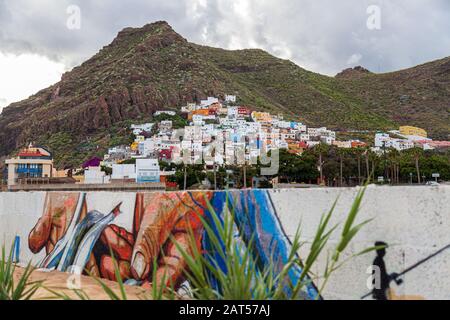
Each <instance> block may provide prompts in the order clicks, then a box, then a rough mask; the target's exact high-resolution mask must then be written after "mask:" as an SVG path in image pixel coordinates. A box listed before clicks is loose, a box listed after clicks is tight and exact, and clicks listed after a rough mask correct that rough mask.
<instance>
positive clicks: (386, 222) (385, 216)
mask: <svg viewBox="0 0 450 320" xmlns="http://www.w3.org/2000/svg"><path fill="white" fill-rule="evenodd" d="M356 193H357V190H356V189H309V190H280V191H274V192H273V193H272V199H273V201H274V203H275V206H276V207H277V210H278V215H279V216H280V218H281V221H282V224H283V226H284V228H285V230H286V233H288V234H289V235H290V236H293V235H294V234H295V232H296V230H297V226H298V224H299V223H300V222H301V223H302V238H303V239H304V240H307V241H308V240H309V241H311V240H312V238H313V236H314V233H315V231H316V229H315V228H316V226H317V225H318V223H319V220H320V217H321V215H323V214H324V213H326V212H327V211H328V210H329V209H330V208H331V207H332V205H333V202H334V201H335V200H336V199H337V197H339V202H338V204H337V207H336V210H335V215H334V217H333V219H332V224H333V223H339V222H341V223H342V221H344V219H345V217H346V215H347V213H348V212H349V210H350V206H351V204H352V201H353V199H354V197H355V196H356ZM366 219H373V221H371V222H370V223H369V224H368V225H367V226H365V227H364V228H363V229H362V230H361V232H360V233H359V234H358V235H357V237H356V238H355V240H354V242H353V243H352V245H351V247H350V251H349V252H348V253H347V254H346V256H347V257H348V256H349V255H351V254H356V253H358V252H360V251H361V250H363V249H365V248H368V247H371V246H373V245H374V243H375V242H376V241H383V242H386V243H387V244H388V245H389V248H388V249H387V252H386V257H385V262H386V268H387V271H388V273H393V272H396V273H400V272H402V271H403V270H404V269H406V268H408V267H409V266H411V265H413V264H415V263H416V262H418V261H420V260H422V259H423V258H426V257H427V256H429V255H431V254H433V253H434V252H436V251H437V250H439V249H441V248H442V247H445V246H447V245H449V244H450V186H441V187H375V186H373V187H372V186H371V187H369V188H368V190H367V192H366V196H365V198H364V201H363V203H362V208H361V212H360V215H359V217H358V220H359V222H362V221H364V220H366ZM340 230H342V228H340V229H339V231H340ZM339 236H340V233H339V232H337V233H335V236H333V237H332V239H331V242H330V246H329V249H330V250H332V249H333V246H334V245H335V244H336V242H337V241H338V238H339ZM302 252H303V254H302V256H306V254H307V253H308V246H307V245H306V246H305V247H304V248H303V249H302ZM322 258H323V259H321V263H319V264H318V268H316V270H315V272H320V271H321V270H322V272H323V268H324V264H325V260H326V259H325V257H322ZM374 258H375V253H370V254H368V255H365V256H361V257H357V258H354V259H353V260H351V262H350V263H348V264H346V265H345V266H344V267H343V268H342V269H340V270H338V271H337V272H336V273H335V274H334V275H333V276H332V278H331V279H330V282H329V285H328V286H327V288H328V289H327V290H326V293H325V298H329V299H334V298H338V299H360V297H361V296H363V295H364V294H366V293H368V292H369V291H370V290H368V288H367V281H368V278H369V277H370V271H369V272H367V269H368V268H369V267H370V266H371V265H372V263H373V260H374ZM403 279H404V284H403V285H401V286H396V285H395V284H393V285H391V288H392V289H394V291H395V294H396V295H397V296H401V295H408V296H415V297H414V298H418V297H417V296H420V297H423V298H425V299H449V298H450V249H449V250H446V251H444V252H443V253H442V254H440V255H438V256H436V257H434V258H432V259H431V260H429V261H428V262H426V263H424V264H422V265H421V266H419V267H418V268H416V269H414V270H413V271H411V272H409V273H407V274H406V275H405V277H403ZM317 285H319V286H320V281H319V282H318V283H317Z"/></svg>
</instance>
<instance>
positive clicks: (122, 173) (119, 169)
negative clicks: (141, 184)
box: [111, 164, 136, 180]
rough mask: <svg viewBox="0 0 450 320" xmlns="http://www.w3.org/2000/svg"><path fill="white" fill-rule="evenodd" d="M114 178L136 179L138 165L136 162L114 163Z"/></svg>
mask: <svg viewBox="0 0 450 320" xmlns="http://www.w3.org/2000/svg"><path fill="white" fill-rule="evenodd" d="M111 179H112V180H124V179H134V180H135V179H136V165H134V164H113V166H112V176H111Z"/></svg>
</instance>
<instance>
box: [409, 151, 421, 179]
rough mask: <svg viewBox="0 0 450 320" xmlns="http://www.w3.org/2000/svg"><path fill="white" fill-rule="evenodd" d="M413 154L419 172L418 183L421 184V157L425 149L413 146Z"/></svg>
mask: <svg viewBox="0 0 450 320" xmlns="http://www.w3.org/2000/svg"><path fill="white" fill-rule="evenodd" d="M411 153H412V156H413V158H414V164H415V166H416V173H417V183H418V184H421V180H420V167H419V159H420V157H421V156H422V155H423V150H422V149H421V148H417V147H415V148H413V149H411Z"/></svg>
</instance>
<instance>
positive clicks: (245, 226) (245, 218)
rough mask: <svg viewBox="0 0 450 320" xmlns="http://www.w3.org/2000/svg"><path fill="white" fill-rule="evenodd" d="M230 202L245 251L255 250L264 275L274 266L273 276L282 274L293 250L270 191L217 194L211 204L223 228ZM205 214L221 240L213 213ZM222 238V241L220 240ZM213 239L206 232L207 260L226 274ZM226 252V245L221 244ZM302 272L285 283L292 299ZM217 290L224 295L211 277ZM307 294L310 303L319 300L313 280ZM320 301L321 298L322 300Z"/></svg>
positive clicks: (308, 281)
mask: <svg viewBox="0 0 450 320" xmlns="http://www.w3.org/2000/svg"><path fill="white" fill-rule="evenodd" d="M227 201H228V207H229V208H233V212H234V215H235V216H234V219H235V221H234V222H235V227H236V230H237V235H238V236H239V237H240V241H238V245H239V246H241V247H242V248H244V249H245V247H248V246H250V245H251V246H252V250H251V253H252V254H253V259H254V260H255V262H256V264H257V266H258V269H259V271H260V272H263V271H266V269H267V268H268V266H269V265H271V263H273V264H274V270H273V272H274V273H275V274H279V273H280V272H281V271H282V269H283V267H284V266H285V265H286V263H287V261H288V259H289V255H290V253H291V250H292V245H291V243H290V242H289V239H288V237H287V235H286V234H285V233H284V231H283V229H282V227H281V223H280V221H279V219H278V217H277V214H276V211H275V208H274V206H273V203H272V201H271V199H270V195H269V193H268V192H267V190H251V191H234V192H229V193H225V192H216V193H214V196H213V198H212V200H211V205H212V207H213V208H214V211H215V212H216V215H218V216H219V218H220V223H221V224H222V225H223V221H224V220H223V219H224V214H225V213H224V210H223V209H224V206H225V203H226V202H227ZM204 211H205V218H206V220H207V221H208V222H209V224H210V225H211V227H212V230H213V232H214V233H215V235H216V236H217V237H218V229H217V226H215V224H214V220H213V218H212V213H211V212H209V210H204ZM218 238H220V237H218ZM210 240H211V239H210V236H209V235H208V233H207V232H206V231H205V234H204V237H203V249H204V250H205V252H207V253H208V255H207V256H206V258H207V259H208V261H210V262H211V263H216V264H217V267H218V268H220V270H222V272H224V273H226V272H227V270H226V263H225V261H224V259H223V257H222V256H221V255H220V254H219V253H218V252H214V247H213V245H211V243H210ZM221 247H222V250H225V244H223V243H222V244H221ZM301 272H302V269H301V268H300V267H299V266H295V267H293V268H291V270H290V272H289V274H288V279H285V280H284V281H286V285H285V293H286V295H288V296H290V294H291V293H292V290H291V288H290V286H289V285H290V284H291V285H292V286H295V285H296V284H297V283H298V281H299V279H300V275H301ZM209 278H210V281H211V283H212V284H213V287H214V288H215V289H216V290H218V291H219V292H220V288H219V286H218V283H217V281H216V280H215V279H214V277H213V276H212V275H209ZM304 288H305V289H306V290H305V291H304V292H301V294H302V296H303V297H305V298H306V299H311V300H314V299H316V298H317V297H318V292H317V289H316V287H315V286H314V284H313V283H312V281H311V279H309V277H306V279H305V285H304ZM319 298H320V297H319Z"/></svg>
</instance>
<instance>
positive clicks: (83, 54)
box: [0, 0, 450, 75]
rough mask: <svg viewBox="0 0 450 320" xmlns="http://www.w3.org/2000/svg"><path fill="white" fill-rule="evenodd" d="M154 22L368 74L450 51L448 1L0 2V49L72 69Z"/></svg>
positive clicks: (192, 36) (216, 42) (306, 63)
mask: <svg viewBox="0 0 450 320" xmlns="http://www.w3.org/2000/svg"><path fill="white" fill-rule="evenodd" d="M69 5H78V6H79V8H80V9H81V19H82V20H81V29H80V30H70V29H68V28H67V27H66V25H67V19H68V18H69V15H68V13H67V7H68V6H69ZM371 5H376V6H379V8H380V14H381V29H380V30H369V29H368V28H367V20H368V19H369V15H368V13H367V8H368V7H369V6H371ZM156 20H167V21H168V22H169V23H170V24H171V25H172V26H173V27H174V28H175V30H176V31H178V32H179V33H181V34H182V35H183V36H184V37H186V38H188V39H189V40H190V41H193V42H196V43H200V44H206V45H212V46H220V47H224V48H230V49H241V48H248V47H258V48H262V49H265V50H267V51H269V52H271V53H272V54H274V55H277V56H280V57H282V58H288V59H291V60H293V61H294V62H296V63H297V64H299V65H300V66H302V67H305V68H307V69H309V70H312V71H316V72H321V73H325V74H329V75H334V74H335V73H337V72H339V71H341V70H342V69H344V68H346V67H348V63H349V62H353V61H355V59H356V58H358V57H359V55H360V56H361V58H359V59H356V60H359V61H358V63H359V64H362V65H363V66H364V67H366V68H368V69H370V70H373V71H375V72H379V71H381V72H386V71H393V70H397V69H401V68H406V67H411V66H414V65H417V64H420V63H423V62H426V61H430V60H434V59H438V58H442V57H445V56H449V55H450V33H449V32H448V30H450V2H449V1H448V0H434V1H429V0H397V1H395V2H394V1H387V0H346V1H335V0H283V1H280V0H170V1H160V0H129V1H115V0H91V1H81V0H70V1H69V0H40V1H33V0H0V51H2V52H3V53H13V54H16V55H18V54H23V53H26V54H30V53H33V54H38V55H42V56H45V57H48V58H49V59H51V60H53V61H57V62H61V63H63V64H64V65H65V66H66V67H73V66H75V65H77V64H79V63H81V62H82V61H84V60H86V59H87V58H89V57H90V56H92V55H93V54H95V53H96V52H97V51H98V50H99V49H100V48H101V47H103V46H104V45H106V44H108V43H110V42H111V41H112V39H113V38H114V37H115V35H116V34H117V32H118V31H120V30H121V29H123V28H124V27H128V26H133V27H137V26H142V25H144V24H146V23H149V22H153V21H156ZM355 52H356V53H358V56H354V57H352V56H353V55H354V54H355Z"/></svg>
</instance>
